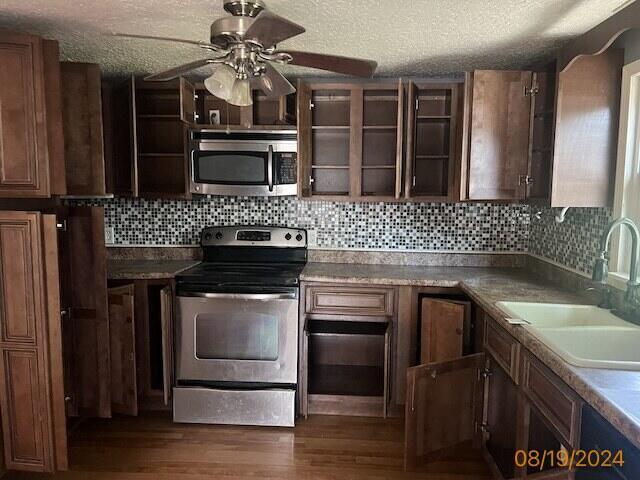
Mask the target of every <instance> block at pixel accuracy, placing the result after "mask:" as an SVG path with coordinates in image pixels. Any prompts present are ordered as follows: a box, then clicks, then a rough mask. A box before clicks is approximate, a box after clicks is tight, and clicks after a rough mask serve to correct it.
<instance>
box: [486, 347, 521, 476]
mask: <svg viewBox="0 0 640 480" xmlns="http://www.w3.org/2000/svg"><path fill="white" fill-rule="evenodd" d="M482 376H483V377H484V379H485V383H484V395H485V396H484V411H483V421H482V423H481V426H480V429H481V431H482V446H483V449H484V451H485V452H486V455H485V457H486V458H487V461H488V463H489V466H490V468H491V470H492V471H493V472H494V474H495V475H496V476H498V478H513V477H515V462H514V458H515V453H516V446H517V433H518V408H519V400H518V399H519V393H518V387H517V386H516V384H515V383H513V380H512V379H511V378H510V376H509V373H508V372H506V371H505V370H504V369H503V368H502V367H501V366H500V364H499V363H498V362H496V360H495V359H494V358H493V357H492V356H491V355H487V356H486V364H485V370H484V371H483V372H482Z"/></svg>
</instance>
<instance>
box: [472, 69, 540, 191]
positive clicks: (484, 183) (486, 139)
mask: <svg viewBox="0 0 640 480" xmlns="http://www.w3.org/2000/svg"><path fill="white" fill-rule="evenodd" d="M531 78H532V77H531V72H517V71H488V70H480V71H476V72H473V73H472V74H471V75H468V76H467V82H468V85H467V88H468V89H469V90H470V93H471V98H472V100H471V108H470V120H469V130H470V136H469V139H468V155H467V158H466V159H465V160H464V163H465V165H464V167H463V171H464V172H465V180H466V182H465V187H466V188H465V189H464V190H465V191H464V192H463V197H462V198H464V199H466V200H517V199H521V198H523V197H524V189H523V188H521V186H520V182H519V178H520V176H521V175H524V174H525V172H526V169H527V160H528V145H529V117H530V111H531V110H530V109H531V96H530V94H529V93H528V90H529V89H530V88H531Z"/></svg>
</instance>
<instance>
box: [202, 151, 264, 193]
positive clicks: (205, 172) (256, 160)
mask: <svg viewBox="0 0 640 480" xmlns="http://www.w3.org/2000/svg"><path fill="white" fill-rule="evenodd" d="M194 173H195V181H196V182H197V183H212V184H222V185H243V184H246V185H265V184H266V183H267V154H266V153H265V154H261V153H251V152H219V153H211V152H206V153H205V152H199V153H197V154H196V158H195V165H194Z"/></svg>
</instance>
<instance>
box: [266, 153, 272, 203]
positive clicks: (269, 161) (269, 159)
mask: <svg viewBox="0 0 640 480" xmlns="http://www.w3.org/2000/svg"><path fill="white" fill-rule="evenodd" d="M267 180H268V181H269V191H270V192H273V145H269V153H268V154H267Z"/></svg>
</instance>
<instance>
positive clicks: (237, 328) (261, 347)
mask: <svg viewBox="0 0 640 480" xmlns="http://www.w3.org/2000/svg"><path fill="white" fill-rule="evenodd" d="M196 357H197V358H200V359H216V360H271V361H273V360H277V359H278V317H277V316H275V315H267V314H262V313H252V314H251V315H247V314H246V313H244V314H243V313H242V312H239V313H229V312H228V311H227V312H225V313H224V314H220V315H218V314H213V313H202V314H199V315H198V316H197V317H196Z"/></svg>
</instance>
